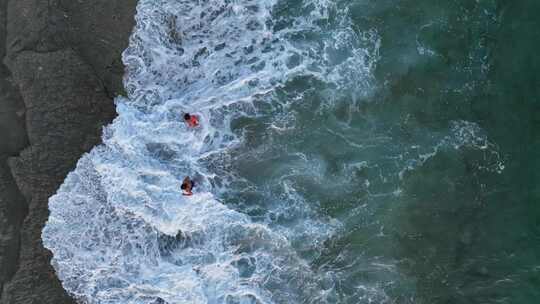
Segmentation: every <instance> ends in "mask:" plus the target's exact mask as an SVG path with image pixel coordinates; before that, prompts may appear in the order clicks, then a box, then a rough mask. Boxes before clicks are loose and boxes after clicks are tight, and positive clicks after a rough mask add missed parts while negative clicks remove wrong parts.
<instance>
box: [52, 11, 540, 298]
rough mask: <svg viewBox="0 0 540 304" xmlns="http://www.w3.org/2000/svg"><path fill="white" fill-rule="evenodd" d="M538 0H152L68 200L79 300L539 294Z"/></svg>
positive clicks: (60, 235) (64, 241) (58, 219)
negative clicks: (109, 112)
mask: <svg viewBox="0 0 540 304" xmlns="http://www.w3.org/2000/svg"><path fill="white" fill-rule="evenodd" d="M539 9H540V6H539V5H538V4H536V2H535V1H519V3H514V1H513V2H507V1H495V0H486V1H482V0H478V1H469V0H461V1H460V0H455V1H428V0H425V1H424V0H420V1H418V0H416V1H412V0H381V1H367V0H353V1H330V0H298V1H283V0H206V1H192V0H191V1H188V0H140V1H139V4H138V9H137V15H136V21H137V25H136V27H135V29H134V31H133V34H132V36H131V39H130V44H129V47H128V49H126V51H125V52H124V54H123V61H124V63H125V65H126V68H127V70H126V76H125V81H124V83H125V86H126V89H127V96H126V97H118V98H117V99H116V101H115V102H116V108H117V112H118V117H117V118H116V119H115V120H114V122H113V123H112V124H111V125H109V126H107V127H106V128H105V129H104V132H103V144H102V145H100V146H98V147H95V148H94V149H93V150H92V151H91V152H90V153H87V154H85V155H84V156H83V157H82V158H81V159H80V161H79V162H78V164H77V167H76V169H75V170H74V171H73V172H71V173H70V174H69V175H68V177H67V178H66V180H65V181H64V183H63V185H62V186H61V187H60V188H59V189H58V192H57V193H56V194H55V195H54V196H53V197H51V198H50V201H49V208H50V211H51V214H50V217H49V220H48V222H47V224H46V226H45V228H44V230H43V235H42V236H43V243H44V245H45V247H46V248H48V249H50V250H51V251H52V253H53V259H52V264H53V266H54V268H55V269H56V271H57V274H58V276H59V278H60V280H61V281H62V284H63V286H64V288H65V289H66V290H67V291H68V292H69V293H70V294H72V295H73V296H74V297H75V298H76V299H77V300H79V301H80V302H82V303H156V304H157V303H162V304H163V303H171V304H172V303H227V304H233V303H235V304H236V303H238V304H247V303H259V304H262V303H426V304H434V303H445V304H446V303H452V304H453V303H512V304H514V303H535V301H536V299H537V298H538V296H539V295H540V289H539V284H540V208H539V207H538V206H537V204H536V203H537V202H538V199H539V195H540V191H539V190H540V189H539V187H538V184H539V183H538V181H539V179H538V173H537V169H539V167H540V166H539V163H538V153H537V148H538V146H539V144H540V136H538V132H537V131H538V130H539V125H538V124H539V122H540V120H539V117H540V116H539V111H538V110H539V109H538V96H539V94H538V93H539V91H538V90H539V88H540V86H539V85H540V83H538V77H537V72H538V70H539V69H538V68H539V65H540V61H539V59H538V58H539V57H538V56H536V54H535V50H536V49H537V47H538V45H539V44H540V27H539V25H540V21H539V20H538V19H539V18H538V17H537V16H535V14H536V12H538V11H539ZM185 112H193V113H197V114H198V115H200V117H201V127H199V128H197V129H195V130H193V129H188V128H187V127H186V126H185V124H184V123H183V121H182V115H183V113H185ZM186 175H189V176H191V177H193V178H194V179H195V180H196V181H197V187H196V188H195V195H194V196H191V197H185V196H182V195H181V190H180V185H181V182H182V180H183V178H184V176H186Z"/></svg>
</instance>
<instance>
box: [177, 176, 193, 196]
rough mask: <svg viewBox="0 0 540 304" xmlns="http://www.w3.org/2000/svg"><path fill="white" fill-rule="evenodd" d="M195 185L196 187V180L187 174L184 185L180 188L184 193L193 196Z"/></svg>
mask: <svg viewBox="0 0 540 304" xmlns="http://www.w3.org/2000/svg"><path fill="white" fill-rule="evenodd" d="M193 187H195V182H194V181H193V180H191V179H190V178H189V176H186V177H185V178H184V181H183V182H182V186H180V189H182V195H187V196H191V195H193V192H191V190H193Z"/></svg>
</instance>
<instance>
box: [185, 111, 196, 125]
mask: <svg viewBox="0 0 540 304" xmlns="http://www.w3.org/2000/svg"><path fill="white" fill-rule="evenodd" d="M184 121H185V122H186V123H187V125H188V126H189V127H191V128H195V127H196V126H198V125H199V117H198V116H197V115H193V114H189V113H186V114H184Z"/></svg>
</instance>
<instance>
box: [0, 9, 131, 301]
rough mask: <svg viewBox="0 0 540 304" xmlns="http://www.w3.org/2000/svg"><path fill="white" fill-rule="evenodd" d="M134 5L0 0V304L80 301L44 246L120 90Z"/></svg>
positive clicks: (109, 119) (110, 114) (112, 115)
mask: <svg viewBox="0 0 540 304" xmlns="http://www.w3.org/2000/svg"><path fill="white" fill-rule="evenodd" d="M135 6H136V0H125V1H117V0H93V1H66V0H48V1H46V0H0V56H1V57H2V58H3V64H0V138H1V139H2V140H1V141H0V269H1V271H0V304H15V303H17V304H26V303H28V304H30V303H54V304H62V303H74V302H75V301H74V299H73V298H72V297H70V296H69V295H68V294H67V293H66V292H65V291H64V290H63V288H62V287H61V284H60V282H59V280H58V278H56V275H55V273H54V269H53V268H52V267H51V265H50V263H49V262H50V258H51V254H50V252H49V251H48V250H46V249H45V248H43V245H42V242H41V230H42V228H43V226H44V224H45V221H46V220H47V217H48V214H49V212H48V207H47V202H48V198H49V197H50V196H51V195H52V194H54V193H55V191H56V189H57V188H58V187H59V186H60V184H61V183H62V181H63V180H64V178H65V176H66V174H67V173H68V172H69V171H71V170H72V169H73V168H74V166H75V164H76V162H77V160H78V159H79V158H80V156H81V154H83V153H84V152H87V151H89V150H90V149H91V148H92V147H94V146H95V145H96V144H98V143H99V142H100V135H101V130H102V127H103V126H104V125H106V124H107V123H109V122H110V121H111V120H112V119H113V118H114V116H115V110H114V104H113V98H114V96H116V95H118V94H121V93H122V92H123V86H122V77H123V73H124V67H123V65H122V62H121V52H122V51H123V50H124V49H125V48H126V46H127V43H128V39H129V35H130V33H131V30H132V28H133V25H134V14H135Z"/></svg>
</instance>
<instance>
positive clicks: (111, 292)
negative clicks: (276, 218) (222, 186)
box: [43, 0, 369, 303]
mask: <svg viewBox="0 0 540 304" xmlns="http://www.w3.org/2000/svg"><path fill="white" fill-rule="evenodd" d="M275 4H276V3H274V1H271V0H268V1H263V0H261V1H250V0H238V1H228V0H209V1H192V0H189V1H188V0H142V1H140V3H139V5H138V12H137V16H136V20H137V26H136V28H135V30H134V33H133V35H132V37H131V40H130V46H129V48H128V49H127V50H126V51H125V53H124V62H125V64H126V66H127V76H126V79H125V84H126V87H127V89H128V95H129V99H125V98H118V99H117V100H116V104H117V112H118V117H117V118H116V119H115V121H114V122H113V123H112V124H111V125H110V126H108V127H107V128H106V129H105V131H104V136H103V145H100V146H98V147H96V148H94V149H93V150H92V151H91V152H90V153H88V154H86V155H84V156H83V157H82V158H81V160H80V161H79V163H78V165H77V168H76V169H75V170H74V171H73V172H72V173H70V174H69V175H68V177H67V178H66V180H65V182H64V184H63V185H62V186H61V187H60V189H59V190H58V193H57V194H56V195H55V196H53V197H51V199H50V202H49V206H50V211H51V216H50V218H49V221H48V222H47V225H46V227H45V229H44V230H43V242H44V245H45V246H46V247H47V248H49V249H50V250H51V251H52V252H53V254H54V257H53V261H52V263H53V266H54V267H55V269H56V270H57V272H58V276H59V278H60V279H61V281H62V284H63V286H64V287H65V288H66V290H67V291H68V292H70V293H71V294H73V295H74V296H75V297H76V298H77V299H79V300H81V301H83V302H85V303H299V302H304V301H306V299H309V301H310V302H325V301H327V300H328V299H327V295H328V292H327V291H328V290H325V289H329V288H331V287H328V285H329V284H322V283H321V282H322V281H324V280H325V279H327V278H325V274H318V273H314V272H313V270H311V269H310V268H309V266H308V264H307V263H306V262H305V261H303V260H302V259H301V258H299V257H298V256H297V254H296V253H295V251H294V249H293V248H292V247H291V245H290V244H289V240H288V239H287V238H286V237H285V236H284V235H283V234H281V233H278V232H276V231H272V230H271V229H269V228H268V227H266V226H264V225H262V224H254V223H253V222H252V221H251V220H250V218H249V217H248V216H246V215H245V214H242V213H239V212H237V211H233V210H231V209H229V208H227V206H225V205H224V204H222V203H221V202H220V201H218V200H217V199H216V198H215V197H214V195H213V194H212V192H211V191H212V189H215V187H216V185H215V179H214V176H213V175H212V172H210V171H209V170H208V169H207V168H205V166H204V165H203V164H202V162H201V161H200V160H201V159H203V158H206V157H208V156H209V155H211V154H214V153H220V152H221V151H223V150H226V149H228V148H230V147H232V146H234V145H235V143H237V142H238V141H239V140H240V139H239V138H237V137H235V136H234V135H233V134H232V132H231V131H230V129H229V122H230V121H231V119H233V118H234V117H235V115H236V116H238V115H239V113H240V111H243V113H244V115H246V114H250V113H251V114H253V108H252V107H250V104H251V101H252V100H253V98H261V97H262V98H264V96H268V95H269V94H271V93H272V90H273V89H274V88H276V87H278V86H279V85H280V84H282V83H283V82H284V81H286V80H287V79H288V78H290V77H293V76H294V75H298V74H310V75H313V76H314V77H319V78H321V79H326V80H328V81H332V82H335V83H336V84H337V85H339V84H340V82H341V81H342V79H340V78H339V75H340V72H341V71H342V68H343V66H346V65H349V64H350V63H351V62H348V61H347V60H352V61H353V62H354V63H356V64H360V62H357V61H354V60H355V59H357V58H363V54H362V49H361V48H360V47H359V46H358V45H353V46H352V52H351V53H350V56H351V57H350V58H348V59H347V60H344V61H340V62H338V63H335V64H333V65H332V64H329V63H326V65H320V64H321V63H323V62H325V61H326V60H325V56H326V55H327V54H326V53H325V49H326V48H327V46H324V45H323V46H321V45H319V44H318V43H315V42H310V41H307V40H306V41H301V42H302V43H299V42H298V41H297V43H293V42H291V41H290V40H289V39H288V38H287V36H290V35H291V32H294V31H292V30H288V31H280V32H275V31H273V30H272V28H271V26H272V22H273V21H272V20H273V17H272V8H273V7H274V5H275ZM315 4H317V5H313V3H311V5H307V4H306V5H305V6H303V10H306V11H307V13H306V14H305V15H306V17H305V18H303V17H302V18H301V16H296V17H294V18H296V19H294V20H293V21H294V22H291V24H293V25H294V26H296V27H298V28H302V29H301V30H313V31H314V30H316V29H314V27H315V25H314V24H315V23H314V22H312V21H313V19H316V18H323V17H324V11H325V9H326V8H325V7H324V6H321V3H319V2H316V3H315ZM323 4H324V3H323ZM321 12H322V13H321ZM321 14H322V15H321ZM321 16H322V17H321ZM304 25H305V26H306V28H304V27H303V26H304ZM338 30H339V33H340V35H341V36H340V37H343V36H344V35H345V36H347V35H349V36H348V37H349V40H351V41H353V43H356V42H355V41H356V40H355V36H354V33H352V32H351V31H348V30H347V29H346V28H339V27H338ZM344 33H345V34H344ZM330 36H331V35H330ZM351 37H352V38H351ZM336 45H337V46H336V47H339V44H336ZM342 47H345V46H342ZM346 47H348V48H351V46H350V45H348V46H346ZM317 48H320V49H319V50H318V49H317ZM302 53H305V54H308V53H309V54H308V55H307V56H305V57H304V58H303V60H302V61H301V62H302V64H290V57H291V55H295V56H298V54H302ZM316 65H320V66H319V67H315V66H316ZM354 69H355V70H357V71H360V72H359V74H358V75H356V76H358V77H360V76H362V77H363V75H364V74H366V73H368V72H369V66H367V67H366V69H364V70H362V69H359V68H358V66H356V67H354ZM347 76H348V77H349V76H351V75H350V74H348V75H347ZM362 79H363V78H362ZM233 110H234V111H233ZM184 111H190V112H191V111H196V112H197V113H198V114H199V115H201V118H202V126H203V127H201V128H200V129H199V130H196V131H191V130H186V127H185V126H184V124H183V123H182V112H184ZM185 175H190V176H197V179H198V181H199V182H198V184H199V186H198V187H197V188H196V192H197V193H196V195H194V196H193V197H189V198H185V197H182V195H181V192H180V191H179V189H180V184H181V180H182V179H183V177H184V176H185ZM318 224H319V225H320V231H321V232H320V233H321V234H324V235H326V234H328V231H330V230H331V227H330V226H329V225H328V224H327V223H325V222H323V221H319V222H318ZM323 285H324V286H326V287H323ZM330 285H331V284H330ZM328 301H330V300H328Z"/></svg>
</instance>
